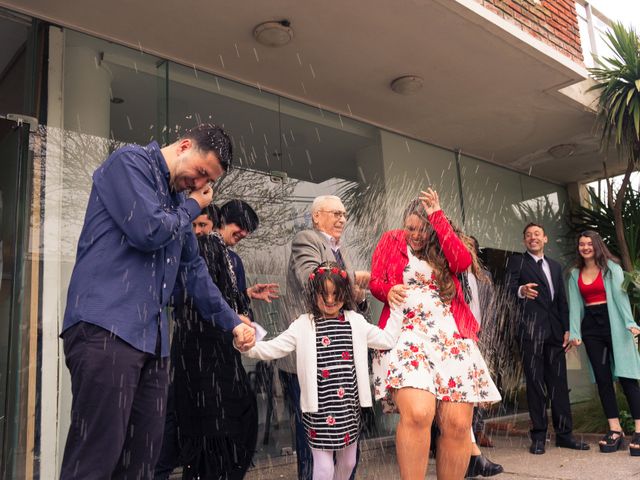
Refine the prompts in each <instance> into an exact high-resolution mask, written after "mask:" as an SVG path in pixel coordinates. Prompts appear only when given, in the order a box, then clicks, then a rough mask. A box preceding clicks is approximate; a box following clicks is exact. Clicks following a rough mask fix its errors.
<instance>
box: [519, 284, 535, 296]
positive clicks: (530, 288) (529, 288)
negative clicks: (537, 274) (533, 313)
mask: <svg viewBox="0 0 640 480" xmlns="http://www.w3.org/2000/svg"><path fill="white" fill-rule="evenodd" d="M536 288H538V284H537V283H527V284H525V285H522V286H520V293H522V295H523V296H524V298H526V299H528V300H534V299H535V298H536V297H537V296H538V291H537V290H536Z"/></svg>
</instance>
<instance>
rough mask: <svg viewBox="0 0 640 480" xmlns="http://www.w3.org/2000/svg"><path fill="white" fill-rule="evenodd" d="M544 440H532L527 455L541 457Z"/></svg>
mask: <svg viewBox="0 0 640 480" xmlns="http://www.w3.org/2000/svg"><path fill="white" fill-rule="evenodd" d="M544 451H545V450H544V440H534V441H533V442H531V446H530V447H529V453H533V454H534V455H542V454H543V453H544Z"/></svg>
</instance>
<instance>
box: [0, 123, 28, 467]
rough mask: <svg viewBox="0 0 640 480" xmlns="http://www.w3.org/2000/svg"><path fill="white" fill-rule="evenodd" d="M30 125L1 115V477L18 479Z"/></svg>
mask: <svg viewBox="0 0 640 480" xmlns="http://www.w3.org/2000/svg"><path fill="white" fill-rule="evenodd" d="M28 147H29V126H28V125H18V124H17V123H16V122H13V121H10V120H5V119H0V165H2V170H3V174H2V175H0V222H1V224H0V455H1V461H0V465H1V466H2V470H1V473H0V478H17V477H19V475H18V476H16V475H15V474H16V473H17V472H16V471H15V459H16V456H17V455H21V452H20V445H21V444H22V443H23V442H22V441H21V439H20V435H21V432H24V428H22V427H23V425H21V423H22V422H23V419H24V416H23V415H20V411H21V409H22V408H23V407H24V405H23V403H24V402H23V400H22V398H21V397H22V395H21V392H22V391H23V388H21V385H20V369H21V368H26V367H25V366H24V365H22V358H21V355H20V351H21V348H20V345H21V344H22V341H23V340H22V339H21V335H22V332H23V331H24V330H25V329H23V328H21V320H20V319H21V318H22V311H21V310H22V307H23V304H24V302H23V300H24V251H25V248H24V247H25V245H24V240H25V227H26V219H27V218H28V216H27V213H26V212H25V209H24V205H23V199H24V198H25V195H24V188H25V187H26V177H27V175H26V173H25V172H24V169H25V166H26V158H27V152H28V151H29V148H28Z"/></svg>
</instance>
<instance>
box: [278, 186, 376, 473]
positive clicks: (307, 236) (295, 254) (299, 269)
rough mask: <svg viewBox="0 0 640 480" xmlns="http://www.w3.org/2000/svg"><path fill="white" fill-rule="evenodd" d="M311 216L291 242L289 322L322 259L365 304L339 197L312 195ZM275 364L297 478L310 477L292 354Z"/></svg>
mask: <svg viewBox="0 0 640 480" xmlns="http://www.w3.org/2000/svg"><path fill="white" fill-rule="evenodd" d="M311 219H312V222H313V229H312V230H303V231H302V232H299V233H298V234H296V236H295V237H294V238H293V241H292V243H291V256H290V257H289V269H288V271H287V295H286V301H285V319H286V320H287V321H288V322H292V321H293V320H295V319H296V318H298V317H299V316H300V315H302V314H303V313H305V312H306V311H307V309H306V307H305V304H304V293H303V292H304V291H305V289H306V287H307V282H308V281H309V274H310V273H311V272H313V270H314V269H315V268H316V267H317V266H318V265H320V264H321V263H324V262H336V263H338V264H339V265H340V267H341V268H342V269H343V270H346V271H347V272H348V274H349V281H350V282H351V286H352V293H353V298H354V300H355V302H356V304H358V306H359V307H361V308H362V309H364V308H366V302H365V296H366V290H367V288H368V285H369V276H370V274H369V272H366V271H355V270H353V269H352V268H351V264H350V263H349V260H348V256H347V255H346V252H345V251H344V247H343V246H342V245H341V243H340V239H341V237H342V233H343V231H344V227H345V224H346V223H347V212H346V210H345V208H344V205H343V204H342V201H341V200H340V198H339V197H336V196H334V195H323V196H320V197H316V198H315V199H314V201H313V203H312V204H311ZM278 367H279V369H280V379H281V381H282V384H283V386H284V393H285V396H286V398H287V401H288V403H289V407H290V409H291V410H293V411H292V413H293V414H294V415H295V429H296V453H297V459H298V478H299V479H302V480H311V477H312V473H313V463H312V457H311V450H310V449H309V446H308V445H307V441H306V435H305V431H304V426H303V424H302V414H301V411H300V385H299V383H298V376H297V375H296V373H295V371H296V369H295V356H294V355H289V356H288V357H286V358H284V359H282V360H280V361H279V362H278Z"/></svg>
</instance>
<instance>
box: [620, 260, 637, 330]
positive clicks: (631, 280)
mask: <svg viewBox="0 0 640 480" xmlns="http://www.w3.org/2000/svg"><path fill="white" fill-rule="evenodd" d="M633 266H634V269H633V270H632V271H631V272H624V283H623V284H622V288H624V289H626V291H627V293H628V294H629V302H631V309H632V310H633V317H634V318H635V320H636V322H637V323H638V324H640V258H639V259H636V261H635V263H634V265H633Z"/></svg>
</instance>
